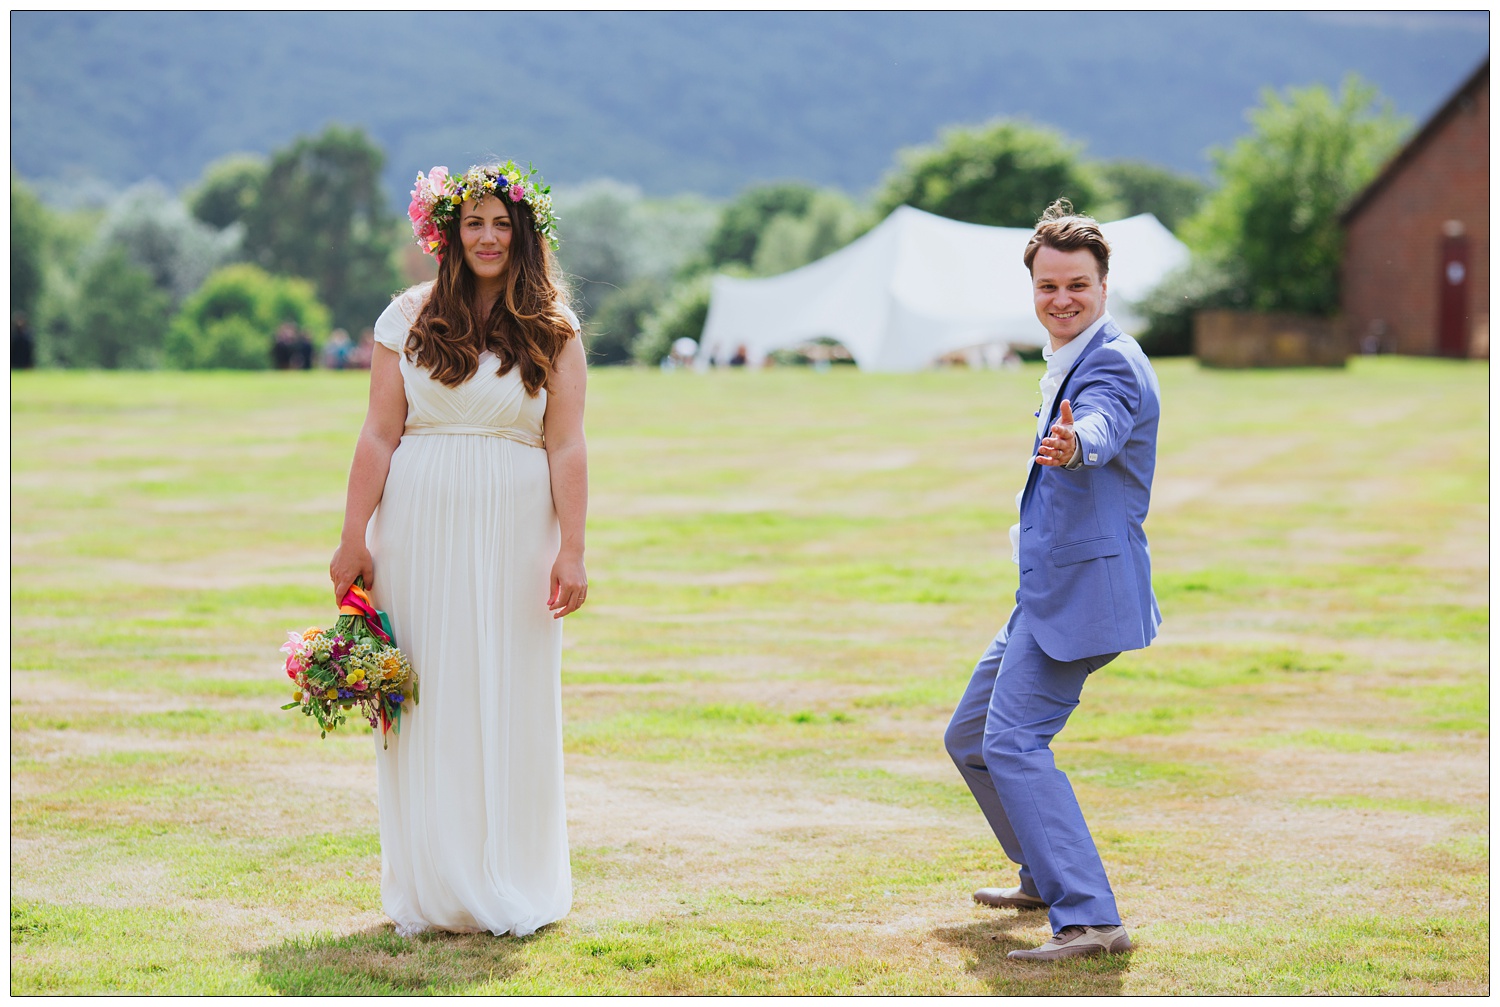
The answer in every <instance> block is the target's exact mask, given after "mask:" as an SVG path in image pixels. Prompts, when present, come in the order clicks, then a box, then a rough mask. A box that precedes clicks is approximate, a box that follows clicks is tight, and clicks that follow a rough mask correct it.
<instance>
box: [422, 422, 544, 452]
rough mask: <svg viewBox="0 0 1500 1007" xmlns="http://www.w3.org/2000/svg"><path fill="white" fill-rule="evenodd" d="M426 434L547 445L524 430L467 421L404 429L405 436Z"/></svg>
mask: <svg viewBox="0 0 1500 1007" xmlns="http://www.w3.org/2000/svg"><path fill="white" fill-rule="evenodd" d="M424 434H472V435H476V436H479V437H499V438H501V439H502V440H507V441H515V442H516V443H517V444H524V445H526V446H527V447H528V448H540V447H545V445H544V444H543V443H542V438H540V437H535V436H533V435H531V434H528V433H526V432H525V431H523V430H513V429H508V428H507V429H496V428H495V427H480V426H471V425H469V424H466V423H408V424H407V425H406V429H405V430H404V431H402V436H403V437H421V436H423V435H424Z"/></svg>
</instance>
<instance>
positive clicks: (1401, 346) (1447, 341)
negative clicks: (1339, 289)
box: [1342, 60, 1490, 357]
mask: <svg viewBox="0 0 1500 1007" xmlns="http://www.w3.org/2000/svg"><path fill="white" fill-rule="evenodd" d="M1343 224H1344V229H1345V237H1346V244H1345V246H1344V265H1343V274H1342V279H1343V294H1342V299H1343V311H1344V319H1345V321H1346V323H1347V325H1348V332H1349V334H1350V336H1351V337H1353V339H1354V341H1355V344H1356V346H1360V347H1363V348H1364V349H1366V350H1367V351H1368V350H1371V349H1374V348H1376V347H1378V348H1379V349H1380V350H1381V351H1382V352H1396V353H1417V354H1442V355H1445V356H1456V357H1457V356H1488V355H1489V316H1490V287H1489V276H1490V64H1489V60H1485V62H1484V64H1483V65H1482V66H1481V67H1480V68H1479V69H1478V70H1476V71H1475V72H1474V74H1473V75H1472V76H1471V77H1470V78H1469V79H1468V80H1467V81H1465V82H1464V84H1463V86H1462V87H1460V88H1459V89H1458V91H1457V92H1455V93H1454V95H1453V97H1451V98H1449V99H1448V101H1447V102H1446V103H1445V104H1444V105H1443V107H1442V108H1440V109H1439V110H1438V111H1437V113H1436V114H1435V115H1433V117H1432V118H1431V119H1430V120H1428V122H1427V123H1426V125H1424V126H1423V127H1422V128H1421V129H1420V130H1419V131H1418V132H1417V134H1416V135H1415V136H1414V137H1412V139H1411V141H1410V142H1408V143H1407V144H1406V146H1405V147H1403V148H1402V149H1401V152H1400V153H1398V154H1397V155H1396V156H1395V157H1393V158H1392V159H1391V161H1390V163H1389V164H1387V165H1386V166H1385V168H1384V169H1383V170H1382V171H1381V173H1380V174H1379V175H1378V176H1377V177H1376V179H1375V181H1373V182H1371V183H1370V185H1369V186H1368V187H1367V188H1366V189H1365V190H1364V191H1363V192H1362V193H1360V194H1359V196H1358V197H1356V198H1355V200H1354V201H1353V202H1352V203H1350V204H1349V207H1348V209H1346V210H1345V211H1344V214H1343Z"/></svg>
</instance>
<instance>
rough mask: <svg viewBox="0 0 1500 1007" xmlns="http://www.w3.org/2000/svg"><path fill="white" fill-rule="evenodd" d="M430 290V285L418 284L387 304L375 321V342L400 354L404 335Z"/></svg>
mask: <svg viewBox="0 0 1500 1007" xmlns="http://www.w3.org/2000/svg"><path fill="white" fill-rule="evenodd" d="M431 289H432V284H431V283H421V284H418V285H417V286H415V287H412V288H411V289H410V290H407V291H405V292H403V293H401V294H398V295H397V296H396V298H395V299H394V300H392V301H391V303H390V304H387V305H386V306H385V310H384V311H382V312H381V313H380V317H379V318H378V319H376V320H375V341H376V342H377V343H379V344H380V345H381V346H384V347H385V348H386V349H390V350H395V351H396V352H397V353H400V352H401V349H402V347H404V346H405V345H406V334H407V333H408V332H409V331H411V323H412V322H415V321H416V320H417V314H418V312H420V311H421V310H422V302H423V301H424V300H425V299H426V297H427V292H428V291H429V290H431Z"/></svg>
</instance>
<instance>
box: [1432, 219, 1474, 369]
mask: <svg viewBox="0 0 1500 1007" xmlns="http://www.w3.org/2000/svg"><path fill="white" fill-rule="evenodd" d="M1440 264H1441V267H1442V268H1441V272H1440V275H1439V276H1438V352H1439V353H1441V354H1442V355H1443V356H1445V357H1466V356H1468V355H1469V239H1468V237H1467V236H1465V235H1462V234H1459V235H1448V236H1445V237H1444V238H1443V254H1442V258H1441V260H1440Z"/></svg>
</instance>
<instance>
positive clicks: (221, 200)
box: [185, 154, 266, 228]
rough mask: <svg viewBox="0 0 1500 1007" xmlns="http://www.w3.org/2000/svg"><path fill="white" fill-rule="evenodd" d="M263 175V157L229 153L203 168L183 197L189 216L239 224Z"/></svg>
mask: <svg viewBox="0 0 1500 1007" xmlns="http://www.w3.org/2000/svg"><path fill="white" fill-rule="evenodd" d="M265 177H266V161H265V158H263V157H260V156H258V155H255V154H230V155H229V156H228V157H223V158H220V159H219V160H217V161H215V162H214V163H213V164H210V165H209V166H208V167H207V168H205V169H204V171H203V177H202V178H200V179H199V180H198V183H197V184H196V185H194V186H193V187H192V189H190V190H189V191H188V193H187V196H186V199H185V201H186V203H187V205H188V209H190V210H192V212H193V216H195V217H197V218H198V219H199V220H201V221H203V222H204V223H205V224H208V225H210V226H212V227H218V228H225V227H229V226H231V225H233V224H240V223H243V222H244V220H245V218H246V216H248V215H249V213H250V208H251V207H253V206H254V205H255V200H256V197H257V196H258V195H259V194H260V186H261V183H262V182H263V181H264V180H265Z"/></svg>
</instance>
